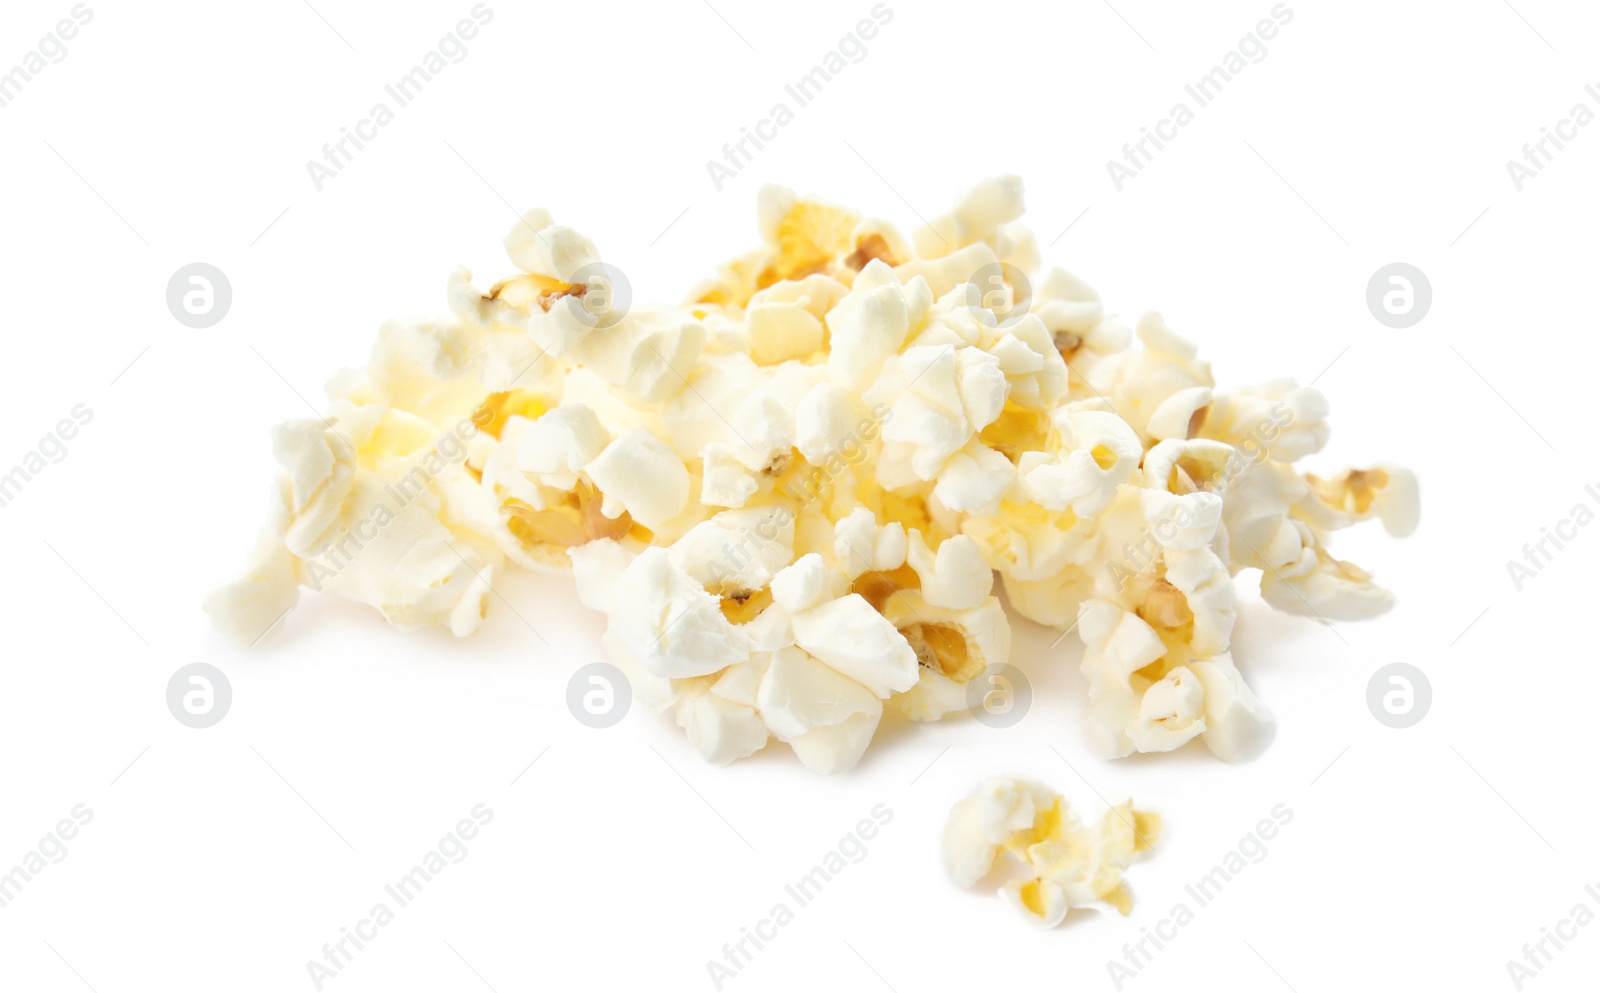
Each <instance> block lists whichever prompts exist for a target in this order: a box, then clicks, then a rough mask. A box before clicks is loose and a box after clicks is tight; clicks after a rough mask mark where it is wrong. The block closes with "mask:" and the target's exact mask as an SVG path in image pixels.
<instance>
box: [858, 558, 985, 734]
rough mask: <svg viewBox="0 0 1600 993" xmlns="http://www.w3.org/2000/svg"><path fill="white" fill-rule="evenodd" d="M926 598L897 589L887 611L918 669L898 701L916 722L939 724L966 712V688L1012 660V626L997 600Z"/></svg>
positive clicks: (908, 715)
mask: <svg viewBox="0 0 1600 993" xmlns="http://www.w3.org/2000/svg"><path fill="white" fill-rule="evenodd" d="M951 540H955V539H951ZM946 544H949V542H946ZM941 547H943V546H941ZM924 597H925V594H924V593H923V592H922V591H919V590H912V589H903V590H896V591H895V592H894V594H893V595H891V596H889V597H888V598H887V599H886V600H885V601H884V605H883V608H882V610H883V615H884V617H886V618H888V620H889V622H890V623H891V624H893V625H894V626H895V628H896V629H897V630H899V632H900V634H901V635H902V636H903V637H904V638H905V639H906V642H907V643H908V644H910V645H911V648H912V651H913V652H915V653H916V659H917V664H918V666H919V671H918V673H917V685H916V686H914V687H912V688H911V689H910V690H908V691H906V692H905V693H903V694H901V695H899V696H897V697H896V698H895V703H896V704H897V706H898V709H899V711H900V712H901V713H902V714H904V715H905V716H906V717H908V718H909V719H911V720H914V721H936V720H939V719H940V718H942V717H944V716H945V715H946V714H949V713H954V712H957V711H963V710H966V709H967V705H968V702H967V684H968V683H970V682H972V681H973V680H974V679H977V678H979V677H980V676H982V675H983V673H985V672H987V671H989V670H990V669H991V667H997V666H1000V665H1003V664H1005V662H1006V660H1007V659H1009V658H1010V657H1011V624H1010V622H1009V621H1007V620H1006V613H1005V609H1004V608H1003V607H1001V606H1000V600H999V598H998V597H992V596H991V597H986V598H985V599H983V600H981V601H979V602H978V603H976V604H973V605H972V606H970V607H965V608H960V609H955V608H950V607H940V606H936V605H934V604H932V603H929V602H928V601H927V600H926V599H925V598H924Z"/></svg>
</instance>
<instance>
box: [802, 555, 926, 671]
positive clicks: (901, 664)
mask: <svg viewBox="0 0 1600 993" xmlns="http://www.w3.org/2000/svg"><path fill="white" fill-rule="evenodd" d="M774 582H776V580H774ZM790 613H791V616H790V618H789V622H790V623H791V624H793V625H794V643H795V644H796V645H798V646H800V647H801V648H803V649H805V650H806V651H807V652H809V653H810V654H812V655H814V656H815V657H816V658H818V659H820V660H821V661H822V662H824V663H826V664H827V665H829V666H831V667H832V668H834V669H836V670H838V671H839V672H841V673H843V674H844V675H846V676H848V677H850V678H851V679H853V680H855V681H856V682H858V683H860V684H861V685H863V686H865V687H866V688H867V689H869V690H871V691H872V692H873V693H875V694H877V695H878V696H879V697H888V696H889V695H890V694H891V693H895V692H898V691H900V690H906V689H910V688H911V686H912V684H914V683H915V682H916V681H917V654H916V652H914V651H912V648H911V646H910V645H909V644H907V643H906V639H905V638H904V636H902V635H901V634H900V632H899V631H897V630H895V627H894V625H893V624H892V623H890V622H889V621H888V620H887V619H885V618H884V616H883V615H882V614H880V613H878V612H877V611H876V610H873V609H872V605H871V604H869V603H868V602H867V601H866V600H865V599H863V598H862V596H861V595H860V594H859V593H850V594H846V595H845V596H842V597H839V598H837V599H834V600H825V601H823V602H822V603H819V604H817V605H816V606H813V607H807V608H805V609H804V610H798V611H791V612H790Z"/></svg>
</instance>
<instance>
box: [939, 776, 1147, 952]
mask: <svg viewBox="0 0 1600 993" xmlns="http://www.w3.org/2000/svg"><path fill="white" fill-rule="evenodd" d="M1160 837H1161V817H1160V815H1159V814H1154V813H1151V812H1150V811H1146V810H1136V809H1134V806H1133V802H1132V801H1131V800H1125V801H1123V802H1122V803H1119V804H1116V805H1115V806H1113V807H1111V808H1110V809H1109V810H1107V811H1106V812H1105V813H1104V814H1102V815H1101V816H1100V823H1099V824H1097V825H1096V826H1095V827H1094V828H1093V829H1092V830H1091V829H1090V828H1088V827H1087V826H1085V825H1084V824H1083V823H1082V822H1081V821H1079V820H1078V818H1077V816H1076V815H1075V814H1074V813H1073V812H1072V810H1071V808H1070V807H1069V806H1068V804H1067V801H1066V800H1065V799H1064V798H1063V797H1062V796H1061V794H1059V793H1057V792H1056V791H1054V790H1052V789H1051V788H1050V787H1048V786H1045V785H1044V784H1042V783H1037V782H1034V781H1033V780H1031V779H1023V778H1020V777H1008V776H995V777H993V778H991V779H988V780H986V781H984V783H983V784H982V785H980V786H979V787H978V788H977V790H975V791H974V792H973V794H972V795H971V796H969V797H967V798H966V799H964V800H962V801H961V802H959V803H957V804H956V805H955V808H954V809H953V810H951V811H950V820H949V821H948V822H947V823H946V824H945V829H944V865H945V869H946V871H948V872H949V873H950V878H951V880H952V881H954V882H955V884H956V885H957V886H962V887H968V888H970V887H972V886H975V885H977V884H978V882H979V881H981V880H983V879H985V878H989V877H991V876H995V877H999V878H1000V880H1001V881H1000V895H1001V897H1003V898H1004V899H1005V901H1006V902H1007V903H1009V904H1010V905H1011V906H1013V907H1015V908H1016V909H1017V911H1018V912H1020V913H1021V914H1022V915H1023V917H1024V918H1026V919H1027V920H1029V921H1032V922H1033V923H1035V924H1037V925H1039V926H1040V927H1055V926H1056V925H1057V924H1060V923H1061V922H1062V920H1064V919H1065V918H1066V916H1067V911H1069V910H1073V909H1076V908H1084V907H1097V906H1098V907H1111V908H1114V909H1116V910H1117V911H1118V912H1119V913H1121V914H1122V915H1123V916H1127V915H1128V913H1129V911H1131V910H1133V894H1132V893H1131V892H1130V891H1129V890H1128V887H1127V885H1126V884H1125V883H1124V882H1123V878H1122V876H1123V873H1124V872H1125V871H1126V870H1127V868H1128V864H1129V863H1130V862H1132V861H1133V859H1134V857H1135V856H1137V855H1143V854H1146V853H1148V852H1149V851H1150V850H1151V849H1152V848H1154V847H1155V844H1156V842H1157V841H1158V840H1159V839H1160Z"/></svg>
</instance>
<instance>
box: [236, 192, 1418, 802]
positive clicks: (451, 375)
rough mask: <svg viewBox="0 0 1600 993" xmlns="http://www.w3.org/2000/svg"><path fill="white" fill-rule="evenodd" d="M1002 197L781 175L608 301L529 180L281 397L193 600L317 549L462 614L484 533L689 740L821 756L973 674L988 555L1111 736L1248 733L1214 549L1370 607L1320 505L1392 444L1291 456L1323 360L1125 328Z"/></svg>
mask: <svg viewBox="0 0 1600 993" xmlns="http://www.w3.org/2000/svg"><path fill="white" fill-rule="evenodd" d="M1022 211H1023V204H1022V185H1021V182H1020V180H1018V179H1016V178H1015V177H1011V176H1002V177H999V178H995V179H991V180H988V181H985V182H983V183H980V184H978V185H977V186H976V187H974V188H973V189H971V190H969V191H968V192H966V193H965V194H963V195H962V196H961V197H960V198H959V200H958V201H957V203H956V206H955V209H954V210H953V211H952V212H951V213H950V214H948V215H946V216H943V217H940V218H938V219H936V220H934V221H932V222H930V223H929V224H927V225H925V226H923V227H921V228H919V229H918V230H917V231H916V232H915V237H914V238H913V239H912V240H910V241H908V240H907V239H906V238H905V237H904V236H903V235H902V234H901V233H900V232H899V231H897V230H896V229H895V227H894V226H893V225H891V224H890V223H888V222H887V221H883V220H877V219H873V218H864V217H861V216H859V215H858V214H856V213H855V212H853V211H851V210H848V209H845V208H842V207H836V206H833V205H831V204H828V203H825V202H822V201H820V200H816V199H802V198H799V197H797V196H796V195H795V194H794V193H793V192H791V191H789V190H786V189H782V188H778V187H770V186H769V187H767V188H765V189H763V190H762V191H761V194H760V197H759V225H758V226H759V231H760V236H761V242H762V243H761V246H760V247H759V248H757V249H755V250H754V251H751V252H749V253H747V254H745V255H742V256H739V257H737V258H734V259H732V260H731V261H728V262H726V263H724V264H722V265H721V266H720V267H718V269H717V274H716V275H715V276H714V277H712V278H710V279H707V280H706V281H704V282H703V283H702V284H700V285H698V286H696V287H694V288H693V289H692V290H691V292H690V293H689V294H688V298H687V302H685V303H683V304H681V305H679V306H644V305H637V306H634V305H631V302H630V301H629V300H628V297H629V289H628V285H627V282H626V279H625V278H624V277H622V275H621V274H620V273H619V272H618V271H617V270H616V269H615V268H614V267H612V266H610V265H608V264H606V263H605V262H603V261H602V260H601V258H600V255H599V252H598V251H597V250H596V248H595V246H594V244H593V243H592V242H590V241H589V240H588V239H587V238H585V237H583V236H582V235H581V234H579V233H578V232H576V231H574V230H573V229H571V228H569V227H564V226H562V225H558V224H555V223H554V222H553V220H552V219H551V217H550V215H549V214H548V213H547V212H545V211H543V210H534V211H531V212H529V213H528V214H527V215H526V216H525V217H523V218H522V220H521V221H520V222H519V223H518V224H517V225H516V226H515V227H513V228H512V230H511V232H510V234H509V235H508V236H507V238H506V240H505V244H506V249H507V252H508V254H509V255H510V258H511V261H512V262H513V263H514V264H515V265H516V267H517V269H519V270H520V272H519V273H518V274H517V275H514V276H512V277H511V278H509V279H506V280H503V281H501V282H499V283H496V284H495V285H494V286H492V287H491V288H490V289H489V290H488V291H487V292H484V291H482V290H480V289H479V288H478V287H477V286H475V285H474V284H473V282H472V276H471V274H470V273H468V272H466V271H464V270H458V271H457V272H455V273H453V274H452V275H451V276H450V279H449V283H448V298H449V304H450V309H451V312H452V314H453V317H452V319H450V320H447V321H438V322H429V321H423V322H390V323H388V324H386V325H384V327H383V328H382V330H381V332H380V334H379V338H378V342H377V345H376V346H375V347H374V349H373V352H372V355H371V358H370V361H369V362H368V364H367V367H366V369H365V370H359V371H358V370H347V371H345V372H342V373H340V374H339V375H337V376H336V377H335V378H334V379H333V380H332V381H331V382H330V383H329V385H328V393H329V396H330V398H331V401H332V403H331V406H330V407H329V408H328V410H327V414H326V416H325V417H323V418H309V419H303V420H297V421H290V422H288V423H286V424H283V425H280V426H279V427H278V428H276V429H275V430H274V432H273V436H272V439H273V450H274V454H275V456H276V459H277V462H278V464H279V467H280V469H279V473H278V478H277V481H276V483H275V484H274V486H273V488H272V493H271V510H270V514H269V519H268V523H267V525H266V527H265V529H264V530H263V532H262V534H261V537H260V539H259V542H258V544H257V546H256V549H255V552H254V555H253V557H252V560H251V563H250V566H249V569H248V572H247V574H246V575H245V577H244V578H242V579H240V580H239V581H237V582H235V583H233V584H232V585H229V586H227V587H225V588H223V589H221V590H219V591H218V592H217V593H215V594H214V595H213V596H212V597H211V599H210V600H209V601H208V604H207V609H208V610H209V611H210V613H211V615H212V617H213V618H214V620H215V622H216V624H217V625H218V626H219V627H220V628H221V629H222V630H223V631H224V632H225V633H227V634H229V635H230V636H232V637H234V638H235V639H237V640H239V641H241V642H245V643H253V642H254V641H255V640H258V639H259V638H260V637H261V636H262V635H263V633H264V632H265V631H266V630H267V629H269V628H270V627H272V626H273V625H274V624H275V623H276V621H277V620H278V619H279V618H280V617H282V615H283V614H284V613H285V612H287V611H288V610H289V609H290V608H291V607H293V605H294V604H295V602H296V600H297V597H298V594H299V588H300V587H301V586H307V587H311V588H313V589H315V590H318V591H326V592H331V593H333V594H336V595H339V596H342V597H347V598H349V599H352V600H356V601H359V602H361V603H365V604H368V605H370V606H372V607H374V608H376V609H377V610H378V611H380V612H381V613H382V614H383V616H384V617H385V618H386V619H387V620H388V621H389V622H390V623H392V624H395V625H397V626H399V627H402V628H408V629H409V628H418V627H426V626H447V627H448V628H449V629H450V630H451V631H453V632H454V633H455V634H456V635H459V636H466V635H469V634H471V633H472V632H473V631H475V630H476V629H477V627H478V625H479V623H480V622H481V620H482V618H483V616H484V613H485V610H486V609H487V608H488V606H489V604H490V601H491V597H492V596H493V595H494V594H493V590H492V584H493V582H494V579H495V577H496V576H497V575H498V574H499V573H500V572H501V571H502V570H504V569H506V568H509V567H513V566H521V567H523V568H527V569H533V570H539V571H562V572H570V574H571V575H572V577H573V579H574V581H575V583H576V586H577V592H578V594H579V596H580V598H581V599H582V601H583V603H584V604H586V605H587V606H589V607H591V608H593V609H594V610H597V611H600V612H601V613H603V614H605V615H606V617H607V620H608V625H607V628H606V633H605V635H604V637H603V639H602V643H603V646H604V648H605V651H606V653H607V654H608V655H609V657H610V658H611V660H612V661H613V662H614V663H615V664H616V665H617V666H618V667H619V668H620V669H622V670H623V672H624V673H625V674H626V676H627V678H628V679H629V681H630V682H631V684H632V687H633V691H634V695H635V698H636V699H641V700H644V701H646V702H648V703H649V704H650V705H652V706H653V707H654V708H657V709H660V710H668V709H670V710H671V711H672V712H673V713H674V715H675V717H676V719H677V722H678V724H679V725H681V726H682V727H683V728H684V729H685V730H686V731H687V732H688V735H689V738H690V740H691V741H692V742H693V744H694V746H695V748H696V749H697V750H698V751H699V752H700V753H701V754H702V755H703V756H704V757H705V758H706V759H707V760H708V761H711V762H714V763H726V762H730V761H732V760H734V759H738V758H742V757H744V756H748V755H750V754H752V753H753V752H755V751H757V750H758V749H760V748H762V747H763V746H764V745H765V744H766V743H767V742H768V740H769V739H770V738H777V739H778V740H780V741H783V742H785V743H787V744H788V745H789V746H790V747H791V748H792V749H793V750H794V752H795V754H796V755H797V756H798V757H799V759H800V760H801V761H802V762H803V763H805V764H806V765H807V766H809V767H810V768H812V769H815V770H817V771H819V772H837V771H840V770H844V769H848V768H850V767H852V766H853V765H855V764H856V762H857V761H858V760H859V759H860V757H861V755H862V753H863V751H864V750H865V749H866V747H867V744H868V743H869V741H870V740H871V739H872V736H873V733H874V731H875V730H876V728H877V727H878V724H879V722H880V720H881V719H882V718H883V715H884V713H885V711H886V710H887V711H890V712H891V713H898V714H900V715H903V716H904V717H906V718H909V719H912V720H917V721H928V720H936V719H938V718H941V717H943V716H945V715H946V714H950V713H954V712H964V711H966V710H967V699H968V695H967V690H968V688H969V684H970V683H971V682H972V681H973V680H982V679H984V678H985V675H986V674H987V673H992V672H994V671H995V670H996V669H997V667H998V666H1000V665H1002V664H1004V663H1006V662H1007V661H1008V660H1009V656H1010V647H1011V629H1010V623H1009V621H1008V616H1007V612H1006V610H1005V609H1004V608H1003V607H1002V605H1001V601H1000V598H999V596H997V595H996V590H995V583H994V577H995V574H996V573H998V574H999V577H1000V584H1001V586H1002V587H1003V588H1004V591H1005V596H1006V599H1007V600H1008V601H1009V603H1010V605H1011V608H1012V609H1013V610H1014V611H1015V612H1016V613H1018V614H1020V615H1021V616H1023V617H1026V618H1028V619H1030V620H1032V621H1035V622H1038V623H1040V624H1044V625H1050V626H1053V627H1056V628H1058V629H1063V630H1065V629H1069V628H1074V627H1075V629H1076V631H1077V634H1078V635H1079V636H1080V637H1081V639H1082V641H1083V644H1084V646H1085V651H1084V654H1083V661H1082V670H1083V673H1084V675H1085V677H1086V678H1087V679H1088V683H1089V700H1090V704H1089V708H1088V713H1087V715H1086V721H1085V724H1086V726H1087V728H1088V730H1089V733H1090V735H1091V738H1092V740H1093V742H1094V744H1095V745H1096V747H1097V748H1098V750H1099V751H1100V752H1102V753H1103V754H1105V755H1107V756H1123V755H1128V754H1130V753H1132V752H1156V751H1167V750H1171V749H1174V748H1178V747H1180V746H1181V745H1183V744H1185V743H1186V742H1188V741H1190V740H1192V739H1195V738H1199V739H1200V740H1201V741H1203V742H1204V743H1205V744H1206V746H1207V747H1209V748H1210V750H1211V751H1212V752H1214V753H1216V754H1217V755H1219V756H1221V757H1222V758H1224V759H1228V760H1230V761H1231V760H1239V759H1243V758H1246V757H1248V756H1250V755H1252V754H1253V753H1254V752H1256V751H1258V750H1259V749H1260V748H1261V747H1262V746H1263V745H1264V744H1265V742H1266V741H1267V740H1268V739H1269V737H1270V727H1271V717H1270V715H1269V714H1268V712H1267V710H1266V708H1265V707H1263V705H1262V704H1261V702H1260V701H1259V700H1258V699H1257V698H1256V697H1255V695H1254V694H1253V693H1252V692H1251V691H1250V689H1249V688H1248V687H1247V686H1246V685H1245V683H1244V681H1243V679H1242V678H1241V676H1240V673H1239V670H1238V668H1236V667H1235V665H1234V661H1233V657H1232V655H1231V654H1230V652H1229V642H1230V637H1231V633H1232V629H1233V624H1234V618H1235V608H1234V603H1235V594H1234V585H1233V580H1232V577H1233V576H1234V575H1235V574H1237V573H1239V572H1240V571H1242V570H1246V569H1259V570H1261V571H1262V579H1261V594H1262V596H1263V598H1264V599H1265V600H1266V601H1267V602H1268V603H1269V604H1271V605H1273V606H1274V607H1277V608H1279V609H1282V610H1285V611H1289V612H1291V613H1297V614H1306V615H1310V616H1315V617H1317V618H1318V619H1320V620H1323V621H1330V620H1339V619H1353V618H1363V617H1370V616H1373V615H1376V614H1378V613H1381V612H1382V611H1384V610H1386V609H1388V607H1389V606H1390V605H1391V604H1392V602H1393V598H1392V596H1391V595H1390V594H1389V593H1388V592H1387V591H1385V590H1383V589H1382V588H1380V587H1378V586H1376V585H1374V584H1373V582H1372V580H1371V577H1370V576H1369V575H1368V574H1367V573H1365V572H1363V571H1362V570H1361V569H1359V568H1357V567H1355V566H1353V565H1351V564H1349V563H1346V562H1342V561H1340V560H1338V559H1336V558H1334V557H1333V556H1332V555H1331V554H1330V553H1329V551H1328V542H1329V539H1330V537H1331V535H1332V533H1333V532H1334V531H1336V530H1339V529H1340V528H1344V527H1348V526H1350V525H1352V524H1354V523H1356V522H1358V521H1364V520H1367V519H1370V518H1378V519H1380V520H1381V521H1382V522H1383V524H1384V526H1385V527H1386V528H1387V529H1388V530H1389V532H1390V533H1392V534H1395V535H1404V534H1406V533H1408V532H1410V531H1411V530H1412V528H1413V527H1414V526H1415V524H1416V520H1417V513H1418V505H1417V484H1416V480H1415V478H1414V476H1413V475H1412V474H1411V473H1410V472H1408V471H1406V470H1404V469H1401V468H1397V467H1395V466H1392V465H1378V466H1376V467H1373V468H1367V469H1351V470H1347V471H1344V472H1341V473H1338V474H1336V475H1333V476H1329V477H1326V478H1324V477H1319V476H1315V475H1311V474H1308V473H1303V472H1301V471H1300V470H1299V469H1298V468H1296V463H1297V462H1299V460H1301V459H1302V458H1304V457H1305V456H1308V455H1311V454H1313V453H1315V452H1317V451H1318V450H1319V449H1321V448H1322V447H1323V445H1324V444H1325V443H1326V442H1327V439H1328V425H1327V422H1326V419H1325V418H1326V416H1327V412H1328V408H1327V403H1326V401H1325V400H1324V398H1323V396H1322V395H1321V394H1320V393H1318V392H1317V391H1315V390H1313V389H1310V388H1308V387H1300V386H1298V385H1297V384H1296V383H1295V382H1294V381H1293V380H1290V379H1281V380H1273V381H1271V382H1267V383H1264V384H1261V385H1259V386H1246V387H1234V388H1229V389H1218V388H1217V387H1216V385H1215V382H1214V381H1213V379H1212V376H1211V369H1210V366H1209V365H1208V364H1207V363H1205V362H1202V361H1200V359H1199V358H1198V351H1197V349H1196V347H1195V346H1194V345H1193V344H1191V343H1190V342H1189V341H1187V340H1186V339H1184V338H1182V337H1180V336H1179V335H1178V334H1176V333H1174V332H1173V331H1172V330H1171V329H1169V328H1168V327H1167V325H1166V324H1165V323H1164V322H1163V321H1162V319H1161V316H1160V315H1159V314H1156V313H1153V312H1152V313H1148V314H1145V315H1144V316H1143V317H1142V318H1141V319H1140V320H1139V321H1138V322H1137V324H1136V326H1135V327H1134V328H1133V329H1132V330H1131V331H1130V329H1129V328H1128V327H1127V326H1125V325H1124V324H1121V323H1119V322H1118V321H1117V320H1115V319H1114V318H1113V317H1111V316H1110V315H1108V314H1107V313H1106V312H1105V310H1104V308H1103V306H1102V304H1101V301H1100V298H1099V296H1098V295H1097V294H1096V293H1095V292H1094V290H1092V289H1091V288H1090V287H1088V286H1087V285H1085V284H1084V283H1083V282H1082V281H1080V280H1079V279H1077V278H1076V277H1074V276H1072V275H1070V274H1069V273H1067V272H1065V271H1063V270H1060V269H1050V270H1048V271H1046V272H1044V273H1043V274H1042V275H1038V276H1030V274H1033V273H1035V272H1036V271H1037V270H1038V268H1039V259H1038V248H1037V245H1036V243H1035V241H1034V239H1033V236H1032V235H1031V234H1029V233H1028V231H1027V230H1025V229H1024V228H1023V227H1022V226H1021V225H1020V224H1019V223H1018V222H1017V218H1018V217H1019V216H1020V215H1021V214H1022ZM1036 664H1048V660H1038V662H1037V663H1036Z"/></svg>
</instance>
